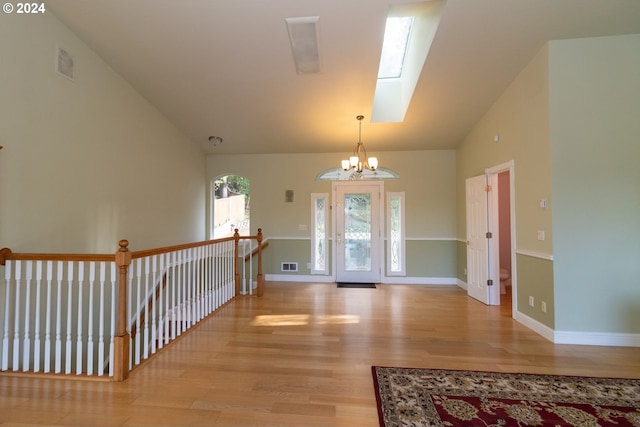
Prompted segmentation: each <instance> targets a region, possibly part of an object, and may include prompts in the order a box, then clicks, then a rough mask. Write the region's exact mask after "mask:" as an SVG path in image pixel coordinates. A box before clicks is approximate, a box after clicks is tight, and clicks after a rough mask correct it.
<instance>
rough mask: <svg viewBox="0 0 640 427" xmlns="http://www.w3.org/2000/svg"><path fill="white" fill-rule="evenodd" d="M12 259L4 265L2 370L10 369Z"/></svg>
mask: <svg viewBox="0 0 640 427" xmlns="http://www.w3.org/2000/svg"><path fill="white" fill-rule="evenodd" d="M12 266H13V262H12V261H7V262H6V265H5V266H4V281H5V284H6V287H5V294H4V333H3V334H2V370H3V371H6V370H8V369H9V308H10V307H11V304H9V300H10V299H11V270H12V268H11V267H12Z"/></svg>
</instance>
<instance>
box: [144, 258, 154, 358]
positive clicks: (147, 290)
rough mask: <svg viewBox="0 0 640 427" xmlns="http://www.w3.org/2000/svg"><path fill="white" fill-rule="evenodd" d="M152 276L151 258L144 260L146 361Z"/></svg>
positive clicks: (151, 300)
mask: <svg viewBox="0 0 640 427" xmlns="http://www.w3.org/2000/svg"><path fill="white" fill-rule="evenodd" d="M150 276H151V258H149V257H145V259H144V302H143V304H144V325H143V327H144V340H143V341H144V354H143V355H142V357H143V358H144V359H148V358H149V304H150V303H152V302H154V301H153V293H152V292H151V288H150V286H149V278H150Z"/></svg>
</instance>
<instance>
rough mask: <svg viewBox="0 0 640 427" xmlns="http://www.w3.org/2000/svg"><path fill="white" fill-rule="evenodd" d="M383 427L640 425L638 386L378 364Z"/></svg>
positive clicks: (587, 379) (375, 377)
mask: <svg viewBox="0 0 640 427" xmlns="http://www.w3.org/2000/svg"><path fill="white" fill-rule="evenodd" d="M371 369H372V372H373V382H374V386H375V391H376V400H377V402H378V415H379V417H380V426H381V427H396V426H414V427H417V426H433V427H436V426H443V427H502V426H504V427H525V426H536V427H565V426H572V427H577V426H580V427H623V426H640V380H638V379H615V378H591V377H572V376H560V375H534V374H506V373H498V372H479V371H455V370H442V369H413V368H389V367H381V366H373V367H372V368H371Z"/></svg>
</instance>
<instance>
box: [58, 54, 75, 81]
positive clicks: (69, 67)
mask: <svg viewBox="0 0 640 427" xmlns="http://www.w3.org/2000/svg"><path fill="white" fill-rule="evenodd" d="M56 71H57V72H59V73H60V74H62V75H63V76H65V77H66V78H68V79H71V80H73V79H75V63H74V59H73V56H71V54H70V53H69V52H67V51H66V50H64V49H63V48H61V47H59V46H58V52H57V55H56Z"/></svg>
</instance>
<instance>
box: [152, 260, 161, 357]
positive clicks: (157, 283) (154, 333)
mask: <svg viewBox="0 0 640 427" xmlns="http://www.w3.org/2000/svg"><path fill="white" fill-rule="evenodd" d="M161 259H162V258H161ZM161 262H162V261H161ZM151 270H152V272H153V289H152V290H151V295H150V298H151V303H152V304H153V305H152V306H151V354H155V353H156V340H157V339H158V336H157V331H156V325H157V322H156V312H157V311H158V307H157V306H158V300H159V299H160V298H161V296H162V283H161V282H160V281H159V278H158V255H154V256H153V258H152V262H151ZM156 295H157V296H158V297H157V298H156Z"/></svg>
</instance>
